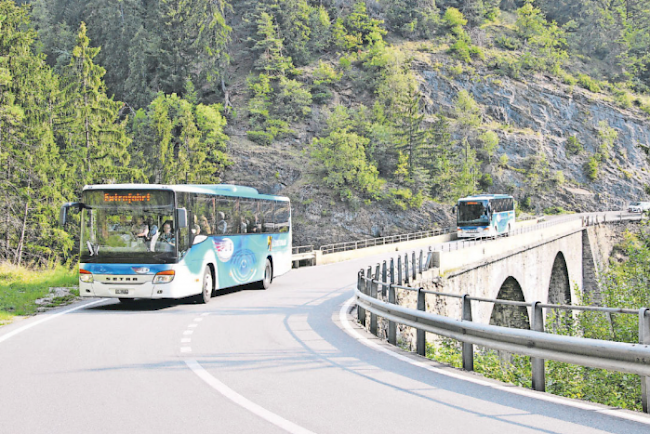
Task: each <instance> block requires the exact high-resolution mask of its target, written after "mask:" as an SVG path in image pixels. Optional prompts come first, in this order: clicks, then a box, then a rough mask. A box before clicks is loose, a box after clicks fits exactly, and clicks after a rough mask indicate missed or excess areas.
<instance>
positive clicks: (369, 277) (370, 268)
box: [366, 266, 372, 295]
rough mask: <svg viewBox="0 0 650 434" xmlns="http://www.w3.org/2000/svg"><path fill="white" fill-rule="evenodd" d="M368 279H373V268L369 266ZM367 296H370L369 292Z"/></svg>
mask: <svg viewBox="0 0 650 434" xmlns="http://www.w3.org/2000/svg"><path fill="white" fill-rule="evenodd" d="M366 277H367V278H368V279H372V267H371V266H368V274H366ZM366 295H368V291H366Z"/></svg>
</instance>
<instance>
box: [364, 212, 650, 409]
mask: <svg viewBox="0 0 650 434" xmlns="http://www.w3.org/2000/svg"><path fill="white" fill-rule="evenodd" d="M601 222H603V219H600V221H599V219H597V218H588V219H584V218H583V225H585V226H590V225H592V224H598V223H601ZM549 223H550V222H549ZM433 256H434V255H433V251H432V250H431V249H429V251H428V252H425V251H424V250H420V252H419V254H416V253H415V252H412V253H411V254H410V255H409V254H406V255H404V256H403V257H402V255H400V256H398V257H397V260H395V259H394V258H391V259H390V261H389V262H388V263H387V262H386V261H383V263H382V264H381V265H380V264H377V265H376V267H375V269H374V272H373V268H372V267H368V269H367V271H364V270H361V271H360V272H359V274H358V281H357V289H356V292H355V295H356V298H357V307H358V311H357V312H358V319H359V322H360V323H361V324H362V325H364V326H366V322H367V321H368V319H367V313H366V312H369V313H370V315H369V316H370V318H369V321H370V324H369V330H370V332H371V333H373V334H374V335H378V333H377V331H378V330H377V327H378V317H383V318H384V319H385V320H387V321H388V327H387V339H388V342H389V343H391V344H393V345H396V343H397V336H396V335H397V327H396V325H397V324H403V325H406V326H410V327H413V328H415V329H416V330H417V332H416V351H417V353H418V354H420V355H422V356H424V355H425V351H426V332H429V333H434V334H437V335H440V336H445V337H448V338H452V339H456V340H458V341H460V342H462V343H463V344H462V360H463V368H464V369H466V370H468V371H472V370H473V369H474V353H473V346H474V345H482V346H485V347H489V348H493V349H496V350H501V351H507V352H510V353H516V354H522V355H526V356H530V357H531V365H532V388H533V389H535V390H539V391H544V390H545V387H546V384H545V371H544V359H551V360H556V361H560V362H566V363H571V364H576V365H581V366H588V367H594V368H602V369H609V370H614V371H619V372H627V373H632V374H637V375H639V376H641V386H642V387H641V395H642V397H641V398H642V405H643V411H644V412H646V413H650V409H649V399H650V309H648V308H647V307H644V308H640V309H638V310H634V309H618V308H608V307H596V306H572V305H554V304H546V303H542V302H540V301H534V302H518V301H510V300H499V299H488V298H481V297H472V296H470V295H469V294H463V295H460V294H452V293H444V292H437V291H430V290H425V289H423V288H414V287H411V286H407V285H408V284H409V283H414V282H416V281H417V279H418V275H419V276H422V273H424V272H425V271H427V270H429V269H431V268H433ZM397 290H402V291H412V292H415V293H416V294H417V309H411V308H406V307H403V306H399V305H398V304H397V294H396V291H397ZM427 295H433V296H436V297H445V298H456V299H460V301H461V302H462V313H461V319H460V320H456V319H453V318H449V317H446V316H442V315H436V314H433V313H429V312H426V311H425V310H426V296H427ZM471 301H479V302H488V303H494V304H495V305H511V306H518V307H526V308H528V309H530V311H531V313H532V315H531V320H532V321H531V330H523V329H514V328H508V327H500V326H494V325H486V324H479V323H475V322H472V307H471ZM542 309H555V310H576V311H597V312H604V313H617V314H626V315H637V316H638V321H639V343H638V344H630V343H622V342H611V341H602V340H597V339H588V338H579V337H572V336H559V335H553V334H549V333H545V329H544V316H543V311H542Z"/></svg>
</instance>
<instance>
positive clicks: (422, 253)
mask: <svg viewBox="0 0 650 434" xmlns="http://www.w3.org/2000/svg"><path fill="white" fill-rule="evenodd" d="M423 261H424V252H423V251H422V250H420V264H419V265H418V267H419V270H420V275H422V272H423V271H424V265H423V264H422V262H423Z"/></svg>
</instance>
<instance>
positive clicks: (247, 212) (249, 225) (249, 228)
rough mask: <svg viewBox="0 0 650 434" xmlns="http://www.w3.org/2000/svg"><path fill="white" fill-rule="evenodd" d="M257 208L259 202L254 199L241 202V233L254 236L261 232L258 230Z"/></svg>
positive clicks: (241, 200)
mask: <svg viewBox="0 0 650 434" xmlns="http://www.w3.org/2000/svg"><path fill="white" fill-rule="evenodd" d="M257 206H258V202H257V201H255V200H253V199H240V200H239V216H240V219H241V222H240V233H242V234H253V233H257V232H259V230H258V228H257V225H258V224H259V218H258V216H257V214H258V212H257ZM260 229H261V225H260Z"/></svg>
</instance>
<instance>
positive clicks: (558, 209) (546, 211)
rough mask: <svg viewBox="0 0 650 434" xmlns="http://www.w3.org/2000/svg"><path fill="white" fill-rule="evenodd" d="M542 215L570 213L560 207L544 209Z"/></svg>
mask: <svg viewBox="0 0 650 434" xmlns="http://www.w3.org/2000/svg"><path fill="white" fill-rule="evenodd" d="M544 214H548V215H557V214H570V212H569V211H567V210H565V209H564V208H562V207H561V206H551V207H549V208H544Z"/></svg>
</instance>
